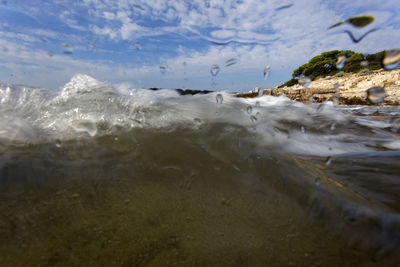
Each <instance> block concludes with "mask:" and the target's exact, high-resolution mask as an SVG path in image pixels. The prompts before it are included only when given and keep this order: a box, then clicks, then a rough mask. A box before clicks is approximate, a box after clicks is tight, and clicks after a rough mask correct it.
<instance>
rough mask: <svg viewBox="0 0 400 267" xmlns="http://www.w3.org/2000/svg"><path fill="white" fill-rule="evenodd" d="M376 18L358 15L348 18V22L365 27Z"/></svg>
mask: <svg viewBox="0 0 400 267" xmlns="http://www.w3.org/2000/svg"><path fill="white" fill-rule="evenodd" d="M374 20H375V18H374V17H373V16H357V17H352V18H349V19H346V22H347V23H350V24H351V25H353V26H356V27H364V26H367V25H368V24H370V23H371V22H373V21H374Z"/></svg>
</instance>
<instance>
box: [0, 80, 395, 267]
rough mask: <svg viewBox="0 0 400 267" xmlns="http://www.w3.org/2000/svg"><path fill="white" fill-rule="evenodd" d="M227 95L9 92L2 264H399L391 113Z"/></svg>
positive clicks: (2, 97) (1, 190)
mask: <svg viewBox="0 0 400 267" xmlns="http://www.w3.org/2000/svg"><path fill="white" fill-rule="evenodd" d="M220 94H221V96H222V103H221V104H217V100H216V97H217V94H216V93H215V94H207V95H195V96H179V95H178V94H177V93H176V92H174V91H170V90H161V91H157V92H154V91H149V90H142V89H132V90H120V89H118V88H113V87H112V86H109V85H105V84H102V83H99V82H98V81H96V80H94V79H92V78H90V77H88V76H84V75H78V76H75V77H74V78H73V79H72V80H71V82H70V83H68V84H67V85H66V86H65V87H64V88H63V89H62V90H60V91H59V92H52V91H48V90H45V89H40V88H30V87H26V86H12V87H8V86H5V85H3V86H1V87H0V103H1V104H0V110H1V113H0V114H1V115H0V118H1V119H0V126H1V127H0V151H1V154H0V198H1V200H0V216H1V219H0V237H1V238H0V240H1V241H0V263H1V264H2V265H4V266H7V265H8V266H10V265H14V266H16V265H19V266H26V265H32V266H33V265H35V266H37V265H59V266H62V265H88V264H91V263H93V262H96V263H97V264H98V265H107V266H110V265H116V266H120V265H128V266H132V265H134V266H136V265H138V266H140V265H150V266H152V265H153V266H159V265H174V264H175V265H187V266H192V265H200V266H203V265H223V266H228V265H229V266H232V265H246V266H254V265H263V266H266V265H268V266H282V265H289V266H296V265H299V266H311V265H315V266H318V265H320V266H337V265H339V264H341V265H345V266H369V265H371V266H374V265H376V266H381V265H387V264H395V263H397V262H398V260H399V259H398V258H397V256H396V255H397V253H398V248H399V240H400V239H399V237H400V216H399V211H400V194H399V192H400V186H399V185H400V180H399V177H400V165H399V163H398V162H399V158H400V141H399V128H398V125H397V124H396V123H395V121H396V120H394V119H395V118H397V117H396V116H398V115H397V114H399V111H400V109H399V108H398V107H372V106H371V107H361V106H353V107H335V106H334V105H333V104H332V103H324V104H323V106H319V105H318V104H315V105H314V104H311V105H309V104H302V103H297V102H293V101H291V100H289V99H287V98H285V97H283V96H282V97H272V96H262V97H258V98H254V99H239V98H235V97H233V96H232V95H230V94H228V93H223V92H220ZM249 106H250V107H251V108H248V107H249Z"/></svg>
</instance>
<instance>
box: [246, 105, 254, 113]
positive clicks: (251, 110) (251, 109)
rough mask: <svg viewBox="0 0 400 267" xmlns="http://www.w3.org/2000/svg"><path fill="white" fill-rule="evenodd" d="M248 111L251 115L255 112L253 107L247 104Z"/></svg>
mask: <svg viewBox="0 0 400 267" xmlns="http://www.w3.org/2000/svg"><path fill="white" fill-rule="evenodd" d="M246 111H247V114H249V115H250V114H251V113H252V112H253V108H252V107H251V106H247V109H246Z"/></svg>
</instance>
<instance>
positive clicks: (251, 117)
mask: <svg viewBox="0 0 400 267" xmlns="http://www.w3.org/2000/svg"><path fill="white" fill-rule="evenodd" d="M250 120H251V121H252V122H253V123H256V121H257V118H256V116H254V115H251V116H250Z"/></svg>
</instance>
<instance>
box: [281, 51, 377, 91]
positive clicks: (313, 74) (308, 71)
mask: <svg viewBox="0 0 400 267" xmlns="http://www.w3.org/2000/svg"><path fill="white" fill-rule="evenodd" d="M340 56H345V57H346V58H347V59H346V62H345V63H344V66H343V68H342V69H338V68H337V66H336V62H337V59H338V57H340ZM383 56H384V51H382V52H379V53H376V54H370V55H366V56H365V55H363V54H362V53H356V52H354V51H351V50H332V51H328V52H324V53H322V54H321V55H318V56H315V57H313V58H312V59H310V61H309V62H308V63H306V64H304V65H301V66H300V67H298V68H297V69H295V70H294V71H293V73H292V79H290V80H289V81H287V82H286V83H284V84H282V85H281V86H279V87H284V86H292V85H295V84H297V80H296V77H297V76H299V75H301V74H303V75H305V76H308V77H309V78H310V79H311V80H315V79H317V78H320V77H325V76H328V75H331V76H333V75H335V74H337V73H338V72H352V73H356V72H359V71H360V70H362V69H365V68H366V69H369V70H377V69H380V68H382V67H383V66H382V63H381V62H382V59H383ZM364 60H367V61H368V66H366V67H363V66H362V65H361V62H362V61H364Z"/></svg>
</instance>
